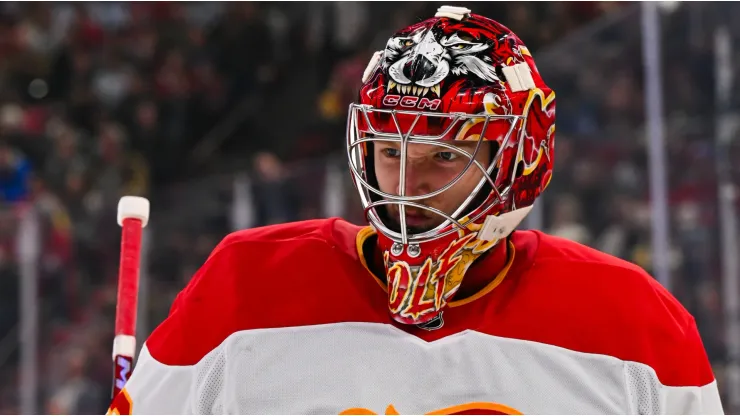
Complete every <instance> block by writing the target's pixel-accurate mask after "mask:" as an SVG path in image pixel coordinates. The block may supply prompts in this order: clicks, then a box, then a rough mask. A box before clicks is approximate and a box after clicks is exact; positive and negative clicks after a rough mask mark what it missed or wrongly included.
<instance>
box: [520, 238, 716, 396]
mask: <svg viewBox="0 0 740 416" xmlns="http://www.w3.org/2000/svg"><path fill="white" fill-rule="evenodd" d="M534 240H536V243H533V241H534ZM514 243H515V246H518V245H519V246H525V247H527V246H529V247H531V246H536V250H529V252H530V254H529V257H528V258H526V259H523V260H520V261H525V262H526V263H527V268H526V271H524V272H522V273H521V275H520V276H517V277H516V278H515V279H512V282H510V290H509V296H511V301H510V302H509V303H510V304H512V305H516V307H515V308H514V309H516V310H518V311H520V312H521V313H522V314H523V315H524V316H522V317H514V318H512V323H513V324H514V325H513V326H512V327H516V326H517V325H519V326H520V328H519V329H517V330H516V331H514V332H517V334H514V335H515V337H524V338H530V339H531V338H536V339H533V340H536V341H540V342H545V343H549V344H553V345H558V346H561V347H564V348H569V349H573V350H576V351H581V352H587V353H596V354H605V355H610V356H613V357H617V358H619V359H621V360H625V361H635V362H640V363H643V364H647V365H649V366H650V367H652V368H653V369H655V370H656V373H657V375H658V378H659V379H660V380H661V381H662V382H663V383H664V384H669V385H677V386H681V385H704V384H706V383H709V382H711V381H712V380H713V375H712V373H711V368H710V367H709V364H708V360H707V358H706V353H705V351H704V348H703V345H702V342H701V339H700V338H699V334H698V331H697V329H696V325H695V322H694V319H693V317H692V316H691V315H690V314H689V313H688V311H686V309H685V308H684V307H683V306H682V305H681V304H680V303H679V302H678V300H676V298H675V297H673V295H671V294H670V292H668V291H667V290H666V289H665V288H664V287H663V286H661V285H660V284H659V283H658V282H657V281H656V280H655V279H654V278H653V277H651V276H650V275H649V274H648V273H647V272H645V271H644V270H643V269H642V268H640V267H639V266H637V265H635V264H632V263H630V262H627V261H624V260H622V259H619V258H616V257H614V256H611V255H609V254H606V253H603V252H600V251H598V250H595V249H592V248H589V247H586V246H584V245H581V244H578V243H576V242H573V241H570V240H566V239H562V238H558V237H554V236H550V235H547V234H544V233H541V232H537V231H527V232H518V233H515V235H514ZM514 313H515V312H514ZM532 322H537V323H536V324H533V323H532ZM533 325H534V326H536V328H534V326H533ZM526 328H531V329H529V330H527V329H526ZM525 331H528V332H530V333H534V334H536V335H533V336H529V335H528V334H526V333H525Z"/></svg>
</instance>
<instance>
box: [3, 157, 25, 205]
mask: <svg viewBox="0 0 740 416" xmlns="http://www.w3.org/2000/svg"><path fill="white" fill-rule="evenodd" d="M30 174H31V164H30V162H29V161H28V159H26V157H25V156H23V155H22V154H21V153H20V152H19V151H17V150H15V149H13V148H12V147H11V146H10V145H9V144H7V143H4V142H0V199H2V201H5V202H19V201H22V200H24V199H25V198H26V197H27V196H28V180H29V177H30Z"/></svg>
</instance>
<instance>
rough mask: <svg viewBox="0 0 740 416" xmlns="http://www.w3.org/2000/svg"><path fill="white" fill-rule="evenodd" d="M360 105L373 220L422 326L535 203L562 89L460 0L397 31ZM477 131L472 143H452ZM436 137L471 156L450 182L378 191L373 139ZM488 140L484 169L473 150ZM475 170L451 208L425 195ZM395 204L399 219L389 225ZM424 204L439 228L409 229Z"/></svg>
mask: <svg viewBox="0 0 740 416" xmlns="http://www.w3.org/2000/svg"><path fill="white" fill-rule="evenodd" d="M362 81H363V86H362V88H361V90H360V96H359V103H355V104H351V105H350V108H349V117H348V128H347V152H348V157H349V162H350V168H351V171H352V176H353V179H354V182H355V185H356V187H357V190H358V191H359V194H360V197H361V199H362V202H363V206H364V208H365V215H366V217H367V219H368V221H369V223H370V224H371V225H372V226H373V227H374V228H375V229H376V230H377V231H378V243H379V247H380V249H381V250H382V251H383V256H384V257H383V258H384V260H385V268H386V274H387V282H388V296H389V307H390V311H391V314H392V316H393V317H394V319H395V320H397V321H399V322H402V323H407V324H421V323H424V322H428V321H429V320H431V319H433V318H435V317H436V316H437V315H438V314H439V313H440V311H441V310H442V308H444V306H445V305H446V304H447V302H448V301H449V300H450V299H451V298H452V297H453V296H454V294H455V293H456V291H457V290H458V288H459V287H460V283H461V282H462V279H463V277H464V275H465V272H466V271H467V269H468V267H469V266H470V265H471V264H472V263H473V261H474V260H475V259H476V258H478V257H479V256H481V255H482V254H483V253H485V252H487V251H489V250H490V249H491V248H492V247H494V246H495V245H496V244H497V243H498V242H499V241H500V240H502V239H505V238H506V237H507V236H508V235H509V234H510V233H511V232H512V231H513V230H514V228H515V227H516V226H517V225H518V224H519V223H520V222H521V220H522V219H523V218H524V217H525V216H526V215H527V213H528V212H529V211H530V210H531V208H532V204H533V203H534V201H535V199H536V198H537V196H538V195H539V194H540V193H541V192H542V191H543V190H544V189H545V187H546V186H547V184H548V183H549V181H550V178H551V175H552V164H553V156H554V154H553V151H554V142H553V140H554V137H555V94H554V93H553V91H552V90H550V89H549V88H548V87H547V86H546V85H545V83H544V82H543V81H542V78H541V77H540V74H539V73H538V71H537V67H536V66H535V63H534V60H533V59H532V56H531V54H530V52H529V50H528V49H527V47H526V46H524V44H523V43H522V41H521V40H520V39H519V38H518V37H517V36H516V35H515V34H514V33H513V32H511V31H510V30H509V29H508V28H506V27H504V26H503V25H501V24H500V23H498V22H495V21H493V20H491V19H488V18H485V17H483V16H479V15H475V14H471V13H470V10H468V9H465V8H460V7H449V6H443V7H440V9H439V10H438V12H437V14H436V15H435V17H434V18H431V19H428V20H425V21H423V22H420V23H417V24H414V25H412V26H409V27H407V28H405V29H403V30H401V31H399V32H398V33H396V34H395V35H393V36H392V37H391V38H390V39H389V40H388V43H387V45H386V47H385V50H383V51H379V52H376V53H375V54H374V55H373V58H372V60H371V61H370V64H369V66H368V68H367V69H366V71H365V74H364V76H363V80H362ZM473 140H474V141H477V144H476V147H475V151H474V152H472V153H471V152H468V151H466V150H463V149H461V148H459V147H458V146H457V145H456V144H459V143H460V141H473ZM376 141H386V142H398V143H400V148H401V157H402V158H403V157H405V156H404V155H405V152H406V149H407V146H408V144H410V143H421V144H434V145H437V146H442V147H444V148H447V149H450V150H454V151H455V152H456V153H458V154H461V155H464V156H466V157H467V158H468V159H469V161H468V163H467V166H466V167H465V169H464V170H463V172H461V173H460V174H459V175H457V176H456V177H455V178H454V179H452V181H451V182H450V183H448V184H447V185H445V186H443V187H441V188H440V189H438V190H436V191H434V192H431V193H427V194H425V195H413V196H408V195H404V192H403V189H404V183H405V175H406V172H405V170H406V168H405V163H404V162H403V161H402V162H401V164H400V169H399V170H400V171H399V181H400V182H399V183H400V184H401V185H400V186H399V190H398V194H390V193H386V192H382V191H381V190H380V189H379V186H378V181H377V178H376V177H375V170H374V165H373V149H372V146H373V143H374V142H376ZM484 141H488V142H490V143H491V145H492V149H493V150H492V152H491V154H492V159H491V162H490V165H489V166H488V167H485V166H483V165H482V164H481V163H479V162H478V161H476V160H475V156H476V154H477V152H478V150H479V149H480V148H481V143H483V142H484ZM468 169H479V170H480V172H481V173H482V176H483V178H482V179H481V180H480V182H479V183H478V184H477V186H476V187H475V189H474V190H473V192H472V193H471V195H470V196H469V197H468V198H467V199H466V200H465V201H463V202H462V204H461V205H460V206H459V207H458V208H457V209H456V210H455V211H454V212H453V213H446V212H442V211H441V210H438V209H436V208H433V207H431V206H429V205H424V204H423V203H421V202H422V201H423V200H425V199H428V198H432V197H435V196H437V195H443V194H444V192H445V191H447V190H449V189H450V188H451V187H452V186H453V185H455V183H457V182H458V181H459V180H460V178H462V176H463V174H464V173H465V171H467V170H468ZM389 205H397V206H398V211H399V214H400V215H399V216H400V218H398V223H400V224H401V227H400V229H394V227H392V226H391V225H390V223H389V222H390V221H389V215H390V214H389V211H388V210H387V207H388V206H389ZM406 207H413V209H415V210H426V211H427V212H431V213H433V214H435V215H439V216H441V217H442V218H443V219H444V221H443V222H442V223H441V224H440V225H439V226H437V227H435V228H434V229H431V230H424V231H422V232H412V231H411V230H410V229H407V228H406V226H405V224H406V219H405V215H406V214H405V210H406Z"/></svg>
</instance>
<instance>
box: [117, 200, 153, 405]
mask: <svg viewBox="0 0 740 416" xmlns="http://www.w3.org/2000/svg"><path fill="white" fill-rule="evenodd" d="M148 221H149V200H148V199H146V198H141V197H138V196H124V197H123V198H121V200H120V201H118V225H120V226H121V228H122V231H121V263H120V266H119V269H118V299H117V302H116V332H115V338H114V339H113V391H112V396H113V398H114V399H115V398H116V396H118V393H120V392H121V390H122V389H123V387H124V385H125V384H126V382H127V381H128V379H129V377H131V371H132V370H133V366H134V355H135V354H136V337H135V336H136V308H137V303H138V302H137V301H138V295H139V259H140V257H141V232H142V229H143V228H144V227H146V224H147V222H148Z"/></svg>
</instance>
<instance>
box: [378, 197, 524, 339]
mask: <svg viewBox="0 0 740 416" xmlns="http://www.w3.org/2000/svg"><path fill="white" fill-rule="evenodd" d="M531 209H532V207H531V206H529V207H525V208H521V209H517V210H514V211H511V212H507V213H503V214H501V215H498V216H497V215H488V216H487V217H486V219H485V221H484V222H483V224H482V225H477V226H473V227H469V228H467V229H464V230H463V229H460V230H458V231H457V232H456V233H453V234H450V235H448V236H445V237H442V238H439V239H437V240H432V241H427V242H423V243H419V244H415V243H410V244H402V243H400V242H398V241H394V240H393V239H391V238H389V237H388V236H386V235H385V234H383V233H378V246H379V248H380V250H381V251H382V253H383V263H384V266H385V273H386V279H387V282H388V307H389V311H390V314H391V316H392V317H393V319H394V320H395V321H397V322H400V323H403V324H413V325H419V324H423V323H426V322H429V321H430V320H432V319H434V318H435V317H437V316H438V315H439V313H440V312H441V311H442V310H443V309H444V308H445V307H446V306H447V305H448V303H449V302H450V301H451V300H452V299H453V297H454V296H455V294H456V293H457V291H458V290H459V289H460V286H461V285H462V282H463V279H464V277H465V274H466V272H467V271H468V269H469V268H470V266H471V265H472V264H473V263H474V262H475V260H477V259H478V258H480V257H481V256H483V255H485V254H486V253H487V252H489V251H490V250H491V249H492V248H493V247H495V246H496V245H497V244H498V243H499V241H501V240H503V239H505V238H506V237H507V236H508V235H509V234H510V233H511V232H512V231H513V230H514V229H515V228H516V227H517V225H519V223H520V222H521V221H522V220H523V219H524V217H525V216H526V215H527V214H528V213H529V211H531Z"/></svg>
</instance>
